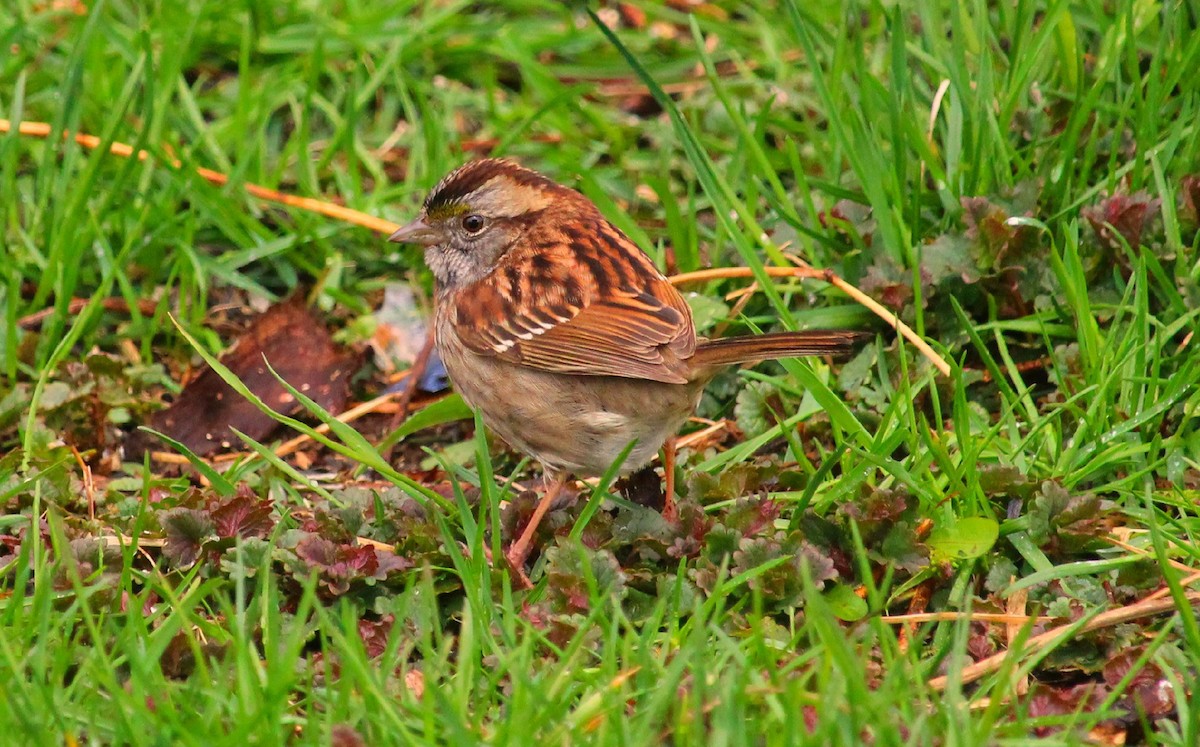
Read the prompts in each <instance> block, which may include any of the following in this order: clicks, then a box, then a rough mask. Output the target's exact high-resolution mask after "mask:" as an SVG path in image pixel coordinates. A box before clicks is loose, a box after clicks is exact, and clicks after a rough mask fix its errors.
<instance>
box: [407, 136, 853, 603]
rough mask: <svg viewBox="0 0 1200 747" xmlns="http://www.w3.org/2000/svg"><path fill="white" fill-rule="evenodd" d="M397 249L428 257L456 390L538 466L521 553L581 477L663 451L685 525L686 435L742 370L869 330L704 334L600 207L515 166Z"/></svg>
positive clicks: (434, 209)
mask: <svg viewBox="0 0 1200 747" xmlns="http://www.w3.org/2000/svg"><path fill="white" fill-rule="evenodd" d="M389 241H393V242H398V243H406V244H418V245H421V246H423V247H424V251H425V262H426V264H427V265H428V266H429V269H430V270H431V271H432V273H433V276H434V279H435V281H436V286H437V288H436V292H435V310H434V324H433V330H434V336H435V345H436V347H437V351H438V353H439V355H440V356H441V359H442V361H443V363H444V365H445V367H446V371H447V373H448V374H449V376H450V381H451V383H452V384H453V385H454V388H455V389H456V390H457V391H458V392H459V394H461V396H462V398H463V399H464V400H465V401H466V402H467V403H468V404H469V405H470V406H471V407H473V408H477V409H478V410H479V411H480V412H481V413H482V416H483V421H484V423H485V424H486V425H487V426H488V427H489V428H490V429H491V430H492V431H493V432H495V433H496V434H498V435H499V436H500V437H501V438H503V439H504V440H505V441H506V442H508V444H509V445H511V446H512V447H514V448H516V449H518V450H520V451H523V452H525V453H526V454H528V455H530V456H532V457H533V458H534V459H536V460H537V461H539V462H540V463H541V465H542V468H543V470H544V474H545V476H546V484H547V488H546V490H545V493H544V495H543V496H542V497H541V499H540V500H539V502H538V504H537V507H536V509H535V511H534V513H533V515H532V516H531V517H530V519H529V522H528V523H527V524H526V525H525V527H524V529H523V531H522V532H521V534H520V536H519V537H518V538H517V540H516V541H515V542H514V543H513V544H512V545H511V546H510V547H509V549H508V550H507V551H506V558H507V561H508V564H509V566H510V568H511V569H512V570H513V572H514V573H515V574H516V576H517V578H518V579H519V581H520V582H521V584H522V585H523V586H528V585H529V579H528V577H527V576H526V575H525V571H524V565H525V561H526V559H527V557H528V554H529V552H530V550H531V549H532V544H533V537H534V533H535V532H536V531H537V527H538V524H539V523H540V522H541V520H542V518H543V517H544V516H545V514H546V512H547V511H548V510H549V508H550V506H551V504H552V503H553V502H554V501H555V498H556V497H558V495H559V493H560V492H561V491H562V490H563V489H564V487H565V486H566V484H567V482H568V480H569V479H570V478H571V476H572V475H574V476H576V477H593V476H598V475H601V474H603V473H605V472H606V471H607V470H608V469H609V468H610V467H611V466H612V464H613V462H614V461H615V460H617V459H618V458H619V457H620V455H621V453H622V452H623V451H624V450H625V449H626V447H629V446H630V444H631V443H632V448H631V450H630V451H629V453H628V455H627V456H626V458H625V460H624V462H623V463H622V464H621V465H620V468H619V470H620V473H628V472H632V471H634V470H636V469H639V468H640V467H642V466H644V465H645V464H647V463H648V462H649V461H650V460H651V459H653V458H654V456H655V454H656V453H657V452H658V450H659V449H660V447H662V448H664V459H663V463H664V468H665V476H666V502H665V505H664V508H663V515H664V517H665V518H667V519H668V520H669V521H674V520H675V517H676V508H675V503H674V456H675V455H674V448H673V441H672V439H673V437H674V436H675V434H676V433H677V432H678V430H679V428H680V426H681V425H683V423H684V422H685V421H686V420H687V419H688V418H689V417H690V416H691V415H692V413H693V412H694V411H695V409H696V406H697V405H698V404H699V401H700V396H701V394H702V392H703V390H704V387H705V385H706V384H707V383H708V382H709V381H711V380H712V378H713V377H714V376H715V375H716V374H717V373H719V372H720V371H721V370H723V369H725V368H726V367H728V366H732V365H737V364H745V363H753V362H758V361H763V360H768V359H776V358H790V357H796V356H807V355H840V354H844V353H847V352H849V351H850V350H851V349H852V347H853V345H854V343H855V341H856V340H857V339H858V338H859V337H861V335H860V333H857V332H853V331H846V330H827V331H820V330H808V331H798V332H795V331H788V332H773V333H769V334H762V335H749V336H743V337H731V338H724V339H713V340H708V339H703V338H700V337H697V336H696V329H695V325H694V324H693V322H692V312H691V309H690V308H689V306H688V304H687V302H686V301H685V300H684V298H683V296H682V295H681V294H680V293H679V291H678V290H676V289H675V287H674V286H673V285H672V284H671V283H670V282H669V281H668V280H667V278H666V277H665V276H664V275H663V273H662V272H661V271H659V269H658V268H657V267H656V266H655V265H654V263H653V261H651V259H650V257H649V256H647V255H646V254H645V252H643V251H642V250H641V249H640V248H638V246H637V245H636V244H634V243H633V242H632V241H631V240H630V239H629V237H627V236H626V235H625V234H624V233H622V232H621V231H620V230H619V229H617V228H616V226H614V225H613V224H612V223H610V222H609V221H608V220H607V219H605V217H604V216H603V215H602V214H601V213H600V210H599V209H598V208H597V207H596V205H595V204H593V203H592V201H591V200H589V199H587V198H586V197H584V196H583V195H582V194H580V193H579V192H577V191H575V190H573V189H570V188H568V187H564V186H562V185H560V184H558V183H556V182H554V181H553V180H551V179H549V178H548V177H546V176H543V175H542V174H540V173H538V172H536V171H533V170H531V169H528V168H525V167H523V166H520V165H518V164H517V163H515V162H512V161H509V160H503V159H495V158H487V159H482V160H476V161H472V162H469V163H467V164H465V165H463V166H460V167H459V168H457V169H455V170H454V171H452V172H450V173H449V174H448V175H446V176H445V177H444V178H443V179H442V180H441V181H440V182H439V183H438V184H437V186H436V187H434V189H433V191H432V192H430V193H429V195H428V197H427V198H426V200H425V202H424V204H423V206H422V208H421V212H420V215H419V216H418V217H417V218H416V219H415V220H413V221H412V222H411V223H409V224H407V225H405V226H403V227H402V228H400V229H399V230H397V231H396V232H395V233H393V234H392V235H391V236H390V238H389Z"/></svg>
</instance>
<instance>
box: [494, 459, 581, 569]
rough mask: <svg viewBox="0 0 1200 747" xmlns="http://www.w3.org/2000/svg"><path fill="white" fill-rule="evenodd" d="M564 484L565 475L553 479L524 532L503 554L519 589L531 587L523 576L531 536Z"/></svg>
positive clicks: (530, 544) (565, 480) (530, 545)
mask: <svg viewBox="0 0 1200 747" xmlns="http://www.w3.org/2000/svg"><path fill="white" fill-rule="evenodd" d="M566 484H567V475H565V474H564V475H559V476H557V477H555V478H554V480H553V482H551V483H550V485H549V486H548V487H547V488H546V493H545V495H543V496H542V499H541V500H540V501H538V504H537V508H535V509H534V510H533V516H531V517H529V523H528V524H526V525H525V531H523V532H521V536H520V537H518V538H517V541H516V542H514V543H513V544H512V547H510V548H508V552H506V553H505V558H507V559H508V567H509V568H510V569H511V570H512V572H513V573H514V574H516V576H517V581H518V582H519V585H520V587H521V588H525V589H528V588H531V587H532V586H533V583H532V582H531V581H530V580H529V577H528V576H526V575H525V559H526V558H527V557H529V551H530V550H531V549H533V535H534V533H535V532H537V528H538V525H539V524H541V523H542V518H543V517H544V516H545V515H546V512H547V511H549V510H550V504H551V503H554V499H555V498H557V497H558V494H559V493H560V492H562V489H563V488H564V487H565V486H566Z"/></svg>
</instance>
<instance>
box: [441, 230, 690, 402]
mask: <svg viewBox="0 0 1200 747" xmlns="http://www.w3.org/2000/svg"><path fill="white" fill-rule="evenodd" d="M584 228H586V230H581V231H578V232H576V237H575V238H574V239H573V240H572V241H570V243H568V244H563V243H562V242H561V241H559V242H556V243H553V244H536V243H534V242H532V241H524V242H522V243H521V244H520V245H519V246H517V247H514V248H512V249H510V250H509V252H508V253H507V254H506V255H505V256H504V257H503V258H502V259H501V261H500V264H499V265H498V266H497V268H496V269H495V270H494V271H493V272H492V273H490V274H489V275H488V276H487V277H486V278H484V279H483V280H481V281H479V282H477V283H474V284H472V285H470V286H467V287H465V288H462V289H460V290H458V291H457V292H455V293H454V294H453V296H452V297H451V298H450V299H448V300H449V301H450V302H451V303H453V304H454V307H455V308H454V309H453V311H454V314H453V317H452V318H453V320H454V324H455V329H456V330H457V331H458V333H459V336H460V338H461V339H462V341H463V343H464V344H465V345H466V346H467V347H468V348H469V349H470V350H472V351H474V352H476V353H479V354H481V355H495V356H499V357H501V358H504V359H506V360H510V361H512V362H514V363H520V364H522V365H526V366H531V367H533V368H538V369H542V370H546V371H556V372H559V373H569V374H578V375H581V376H622V377H628V378H641V379H651V380H653V381H662V382H666V383H672V384H682V383H685V382H686V381H688V365H687V360H688V358H690V357H691V356H692V354H693V353H694V352H695V349H696V333H695V328H694V327H693V325H692V315H691V310H690V309H689V308H688V305H687V302H686V301H685V300H684V299H683V297H682V296H681V295H680V294H679V292H678V291H677V290H675V288H674V286H672V285H671V284H670V283H669V282H667V279H666V278H665V277H663V275H662V273H660V272H659V271H658V269H657V268H655V267H654V264H653V263H652V262H651V261H650V258H649V257H647V256H646V255H645V254H644V253H643V252H642V251H641V250H640V249H638V248H637V246H636V245H634V244H633V242H631V241H630V240H629V239H628V238H627V237H625V236H624V235H623V234H622V233H621V232H620V231H618V230H617V229H616V228H615V227H613V226H612V225H611V224H610V223H608V221H606V220H604V219H603V218H602V217H600V216H599V215H598V214H596V216H595V217H593V218H592V219H591V222H590V223H588V224H586V225H585V226H584ZM560 235H561V234H560ZM514 264H515V267H516V269H517V270H518V271H517V272H512V271H509V270H508V268H509V267H512V266H514ZM514 283H516V284H517V285H515V286H514ZM513 299H520V301H521V303H514V302H513Z"/></svg>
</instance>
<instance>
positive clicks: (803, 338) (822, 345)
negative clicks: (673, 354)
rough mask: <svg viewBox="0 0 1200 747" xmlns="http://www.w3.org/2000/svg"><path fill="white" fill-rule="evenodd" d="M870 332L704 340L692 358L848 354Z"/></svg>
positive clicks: (716, 361) (712, 362)
mask: <svg viewBox="0 0 1200 747" xmlns="http://www.w3.org/2000/svg"><path fill="white" fill-rule="evenodd" d="M865 336H866V335H865V334H863V333H861V332H851V331H848V330H836V329H835V330H805V331H803V332H772V333H770V334H765V335H747V336H744V337H726V338H723V339H717V340H703V341H701V342H700V343H699V344H697V345H696V354H695V357H694V358H693V359H692V360H693V361H694V362H695V363H698V364H700V365H702V366H714V367H715V366H728V365H733V364H736V363H752V362H758V361H765V360H775V359H776V358H799V357H801V356H805V355H844V354H846V353H849V352H851V351H852V350H853V349H854V345H855V343H857V342H859V341H860V340H862V339H863V338H864V337H865Z"/></svg>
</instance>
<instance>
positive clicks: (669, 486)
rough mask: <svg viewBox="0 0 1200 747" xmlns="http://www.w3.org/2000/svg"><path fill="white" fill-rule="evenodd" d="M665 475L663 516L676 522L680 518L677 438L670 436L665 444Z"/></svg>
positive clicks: (671, 521) (669, 520)
mask: <svg viewBox="0 0 1200 747" xmlns="http://www.w3.org/2000/svg"><path fill="white" fill-rule="evenodd" d="M663 477H665V478H666V480H665V482H666V488H665V489H666V494H667V495H666V498H665V499H664V500H663V510H662V515H663V518H664V519H666V520H667V521H668V522H670V523H672V524H674V523H675V522H676V521H677V520H678V519H679V509H677V508H676V507H675V439H674V438H668V439H667V441H666V443H664V444H663Z"/></svg>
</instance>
